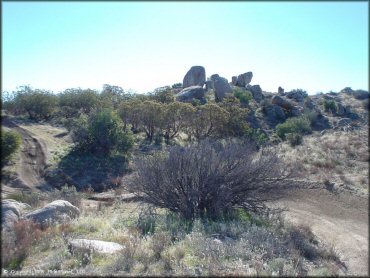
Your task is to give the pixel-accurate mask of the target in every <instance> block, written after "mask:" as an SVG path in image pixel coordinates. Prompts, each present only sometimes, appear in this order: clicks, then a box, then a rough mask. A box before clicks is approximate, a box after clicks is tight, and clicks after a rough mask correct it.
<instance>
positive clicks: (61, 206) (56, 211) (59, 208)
mask: <svg viewBox="0 0 370 278" xmlns="http://www.w3.org/2000/svg"><path fill="white" fill-rule="evenodd" d="M79 215H80V210H79V209H78V208H77V207H75V206H74V205H72V204H71V203H70V202H68V201H65V200H56V201H53V202H51V203H50V204H47V205H46V206H45V207H43V208H41V209H37V210H35V211H33V212H30V213H28V214H26V215H25V218H26V219H29V220H32V221H34V222H37V223H39V224H42V225H48V224H55V223H57V222H68V221H70V220H71V219H73V218H76V217H78V216H79Z"/></svg>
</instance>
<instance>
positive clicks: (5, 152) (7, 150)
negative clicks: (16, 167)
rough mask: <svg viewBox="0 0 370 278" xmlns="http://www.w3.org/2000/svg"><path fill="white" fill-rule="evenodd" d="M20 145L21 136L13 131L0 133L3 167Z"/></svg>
mask: <svg viewBox="0 0 370 278" xmlns="http://www.w3.org/2000/svg"><path fill="white" fill-rule="evenodd" d="M21 144H22V135H21V134H19V133H18V132H15V131H2V133H1V164H2V165H4V164H5V163H6V162H8V161H9V159H10V157H11V156H12V155H13V154H14V153H15V152H16V151H17V150H18V149H19V147H20V145H21Z"/></svg>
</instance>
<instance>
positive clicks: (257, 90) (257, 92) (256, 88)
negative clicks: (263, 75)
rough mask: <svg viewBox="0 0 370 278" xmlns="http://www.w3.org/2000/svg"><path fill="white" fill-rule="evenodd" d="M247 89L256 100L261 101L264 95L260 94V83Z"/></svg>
mask: <svg viewBox="0 0 370 278" xmlns="http://www.w3.org/2000/svg"><path fill="white" fill-rule="evenodd" d="M248 90H250V91H251V93H252V96H253V98H254V100H255V101H257V102H261V101H262V100H263V99H264V98H265V96H264V95H263V94H262V89H261V87H260V85H253V86H250V87H249V88H248Z"/></svg>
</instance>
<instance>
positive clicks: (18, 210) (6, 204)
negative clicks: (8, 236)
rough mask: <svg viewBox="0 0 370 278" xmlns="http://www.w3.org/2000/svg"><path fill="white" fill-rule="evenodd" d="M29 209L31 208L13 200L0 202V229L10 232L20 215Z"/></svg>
mask: <svg viewBox="0 0 370 278" xmlns="http://www.w3.org/2000/svg"><path fill="white" fill-rule="evenodd" d="M29 209H31V206H30V205H28V204H25V203H21V202H17V201H16V200H13V199H5V200H2V201H1V228H2V230H4V231H8V232H11V231H12V230H13V228H14V224H15V223H16V222H18V220H19V219H20V217H21V215H22V214H23V213H24V212H25V211H26V210H29Z"/></svg>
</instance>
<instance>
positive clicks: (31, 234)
mask: <svg viewBox="0 0 370 278" xmlns="http://www.w3.org/2000/svg"><path fill="white" fill-rule="evenodd" d="M41 235H42V231H41V227H40V225H38V224H36V223H34V222H32V221H28V220H20V221H18V222H17V223H15V224H14V234H12V235H10V234H8V233H4V234H3V237H2V242H1V243H2V246H1V247H2V262H1V263H2V267H3V268H5V269H11V270H18V269H20V268H21V265H22V262H23V261H24V260H25V259H26V258H27V256H28V255H29V252H30V250H31V247H32V245H33V244H34V243H35V242H36V241H38V240H39V239H40V237H41Z"/></svg>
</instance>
